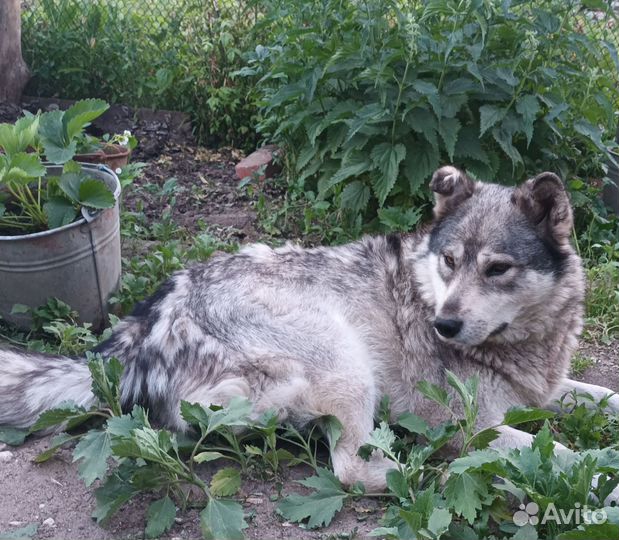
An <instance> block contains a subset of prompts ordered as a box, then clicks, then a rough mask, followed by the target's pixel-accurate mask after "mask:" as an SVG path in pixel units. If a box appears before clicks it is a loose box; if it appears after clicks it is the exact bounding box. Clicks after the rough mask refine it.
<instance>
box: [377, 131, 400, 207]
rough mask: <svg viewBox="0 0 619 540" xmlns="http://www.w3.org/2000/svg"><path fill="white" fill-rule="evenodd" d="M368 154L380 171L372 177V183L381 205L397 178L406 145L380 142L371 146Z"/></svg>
mask: <svg viewBox="0 0 619 540" xmlns="http://www.w3.org/2000/svg"><path fill="white" fill-rule="evenodd" d="M370 155H371V157H372V162H373V163H374V165H375V166H376V167H377V168H378V170H379V171H380V173H381V174H380V175H377V176H374V177H373V182H372V185H373V187H374V192H375V193H376V197H377V198H378V203H379V204H380V206H382V205H383V204H384V202H385V199H386V198H387V195H389V193H391V190H392V189H393V186H394V185H395V182H396V180H397V178H398V173H399V170H400V163H401V162H402V160H403V159H404V158H405V157H406V147H405V146H404V145H403V144H395V145H392V144H391V143H381V144H378V145H376V146H375V147H374V148H372V152H371V154H370Z"/></svg>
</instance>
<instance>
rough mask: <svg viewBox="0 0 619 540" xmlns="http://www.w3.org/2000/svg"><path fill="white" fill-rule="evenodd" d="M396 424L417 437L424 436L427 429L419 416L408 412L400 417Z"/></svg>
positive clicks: (426, 424) (426, 425) (425, 423)
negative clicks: (417, 435) (416, 434)
mask: <svg viewBox="0 0 619 540" xmlns="http://www.w3.org/2000/svg"><path fill="white" fill-rule="evenodd" d="M396 423H397V424H398V426H402V427H403V428H404V429H406V430H408V431H410V432H411V433H418V434H419V435H425V434H426V433H427V432H428V428H429V426H428V423H427V422H426V421H425V420H424V419H423V418H421V416H417V415H416V414H413V413H409V412H407V413H404V414H402V415H400V416H399V417H398V420H397V422H396Z"/></svg>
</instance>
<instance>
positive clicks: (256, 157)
mask: <svg viewBox="0 0 619 540" xmlns="http://www.w3.org/2000/svg"><path fill="white" fill-rule="evenodd" d="M279 153H280V149H279V148H278V147H277V146H275V145H274V144H270V145H267V146H263V147H262V148H259V149H258V150H256V151H255V152H252V153H251V154H249V155H248V156H247V157H246V158H243V159H242V160H241V161H239V162H238V163H237V164H236V166H235V168H234V170H235V171H236V175H237V176H238V177H239V179H240V180H243V178H247V177H248V176H252V175H253V174H254V173H256V172H257V171H258V170H260V168H261V167H264V171H263V172H262V174H260V176H259V179H260V180H264V179H265V178H273V176H275V175H276V174H278V173H279V172H280V171H281V166H280V165H279V164H278V163H276V162H275V160H276V158H277V156H278V154H279Z"/></svg>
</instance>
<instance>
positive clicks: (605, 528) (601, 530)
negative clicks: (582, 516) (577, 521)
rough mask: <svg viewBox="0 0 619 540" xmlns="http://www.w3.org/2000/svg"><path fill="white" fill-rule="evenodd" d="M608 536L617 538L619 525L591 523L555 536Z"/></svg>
mask: <svg viewBox="0 0 619 540" xmlns="http://www.w3.org/2000/svg"><path fill="white" fill-rule="evenodd" d="M610 538H619V525H617V524H615V523H600V524H593V523H591V524H589V525H582V526H581V527H579V528H578V529H574V530H571V531H567V532H564V533H561V534H560V535H559V536H557V540H609V539H610Z"/></svg>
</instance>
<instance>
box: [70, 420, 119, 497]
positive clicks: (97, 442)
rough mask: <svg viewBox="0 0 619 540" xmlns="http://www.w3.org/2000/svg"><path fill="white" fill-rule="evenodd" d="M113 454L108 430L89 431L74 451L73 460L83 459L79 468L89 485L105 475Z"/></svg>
mask: <svg viewBox="0 0 619 540" xmlns="http://www.w3.org/2000/svg"><path fill="white" fill-rule="evenodd" d="M111 455H112V449H111V448H110V435H109V434H108V433H107V432H106V431H89V432H88V433H87V434H86V435H84V437H82V439H81V440H80V442H79V443H78V444H77V446H76V447H75V450H74V451H73V461H78V460H82V462H81V463H80V465H79V467H78V470H79V473H80V476H81V477H82V479H83V480H84V483H85V484H86V485H87V486H89V485H90V484H92V483H93V482H94V481H95V480H96V479H97V478H103V477H104V476H105V473H106V472H107V459H108V458H109V457H110V456H111Z"/></svg>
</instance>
